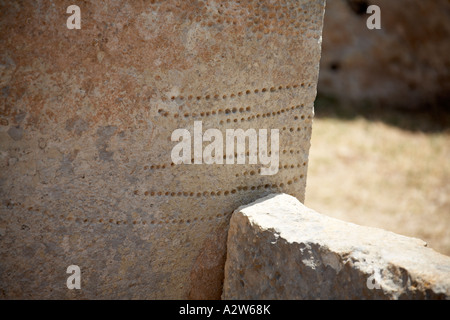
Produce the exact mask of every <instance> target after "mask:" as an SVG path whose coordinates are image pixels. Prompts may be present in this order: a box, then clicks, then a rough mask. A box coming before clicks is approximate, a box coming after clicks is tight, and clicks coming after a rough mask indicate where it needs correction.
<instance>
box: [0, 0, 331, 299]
mask: <svg viewBox="0 0 450 320" xmlns="http://www.w3.org/2000/svg"><path fill="white" fill-rule="evenodd" d="M69 4H74V5H75V4H77V5H78V6H79V7H80V12H81V24H80V26H81V29H68V28H67V24H66V22H67V19H68V18H69V17H70V14H68V13H66V10H67V7H68V6H69ZM323 13H324V0H295V1H294V0H283V1H271V0H263V1H260V0H258V1H250V0H241V1H234V0H231V1H213V0H211V1H209V0H208V1H200V0H183V1H172V0H164V1H155V0H152V1H122V0H119V1H109V0H107V1H83V2H81V1H79V2H78V3H68V2H67V1H62V0H55V1H29V2H19V1H5V2H2V3H1V4H0V46H1V48H2V49H1V54H0V89H1V93H2V96H1V108H0V188H1V189H0V191H1V203H0V205H1V206H0V298H7V299H13V298H30V299H31V298H50V299H56V298H58V299H72V298H83V299H96V298H110V299H131V298H140V299H160V298H166V299H185V298H197V299H215V298H220V295H221V292H222V281H223V267H224V261H225V260H224V259H225V253H226V250H225V248H226V235H227V229H228V223H229V219H230V216H231V213H232V212H233V210H234V209H235V208H237V207H238V206H239V205H242V204H244V203H249V202H251V201H253V200H256V199H258V198H260V197H261V196H264V195H267V194H269V193H271V192H289V193H291V194H294V195H295V196H296V197H298V198H299V199H303V197H304V193H305V179H306V172H307V165H308V152H309V147H310V135H311V125H312V117H313V101H314V99H315V96H316V87H317V86H316V83H317V78H318V71H319V59H320V49H321V32H322V20H323ZM196 121H198V122H201V123H202V127H203V132H205V131H206V130H207V129H217V130H219V131H220V132H221V133H222V134H223V136H225V130H226V129H242V130H247V129H251V128H252V129H255V130H257V131H258V130H263V129H267V130H272V129H278V130H279V150H274V152H273V154H272V155H275V153H277V156H279V164H278V163H277V166H278V168H277V169H278V172H277V173H276V174H274V175H262V174H260V173H261V172H260V171H261V169H263V168H265V167H266V165H263V164H262V162H260V161H258V162H257V164H249V157H250V156H251V154H249V150H248V149H249V148H246V149H244V151H238V150H237V149H236V151H235V152H234V154H235V156H236V157H244V158H246V162H245V164H236V163H235V164H205V163H204V162H205V161H206V160H207V159H202V160H204V161H203V162H202V164H186V163H182V164H178V163H174V162H173V161H172V157H171V152H172V150H173V148H174V147H175V146H176V144H177V143H178V142H174V141H172V139H171V137H172V133H173V132H174V131H175V130H176V129H187V130H188V131H189V132H190V133H191V134H192V133H193V129H194V122H196ZM193 144H195V142H193ZM208 145H209V143H207V142H205V143H201V144H200V147H204V148H206V147H207V146H208ZM247 147H248V144H247ZM193 149H194V147H193ZM269 151H270V149H269ZM264 156H267V153H266V154H265V155H264ZM191 157H192V160H193V161H195V160H197V159H194V155H193V154H192V155H188V160H191ZM200 158H201V154H200ZM236 162H237V161H236ZM70 265H77V266H79V267H80V270H81V289H79V290H78V289H73V290H69V289H68V288H67V286H66V280H67V278H68V277H69V276H70V274H67V273H66V270H67V267H68V266H70Z"/></svg>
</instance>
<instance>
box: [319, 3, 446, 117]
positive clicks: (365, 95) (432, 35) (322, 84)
mask: <svg viewBox="0 0 450 320" xmlns="http://www.w3.org/2000/svg"><path fill="white" fill-rule="evenodd" d="M369 5H377V6H378V7H379V8H380V10H381V30H376V29H375V30H369V29H368V28H367V26H366V23H367V19H368V18H369V17H370V14H367V13H366V11H367V8H368V6H369ZM449 21H450V2H449V1H448V0H434V1H422V0H402V1H391V0H370V1H368V0H330V1H327V7H326V14H325V20H324V29H323V51H322V60H321V66H320V78H319V91H320V92H321V93H324V94H327V95H330V96H334V97H337V98H340V99H350V100H354V101H359V102H367V101H369V102H372V103H374V104H380V105H382V106H386V105H387V106H394V107H402V108H419V107H426V106H430V105H431V106H433V107H435V108H438V109H440V110H446V108H448V107H447V106H448V101H449V92H450V73H449V68H450V56H449V55H448V52H450V42H449V41H448V40H447V39H449V37H450V23H449Z"/></svg>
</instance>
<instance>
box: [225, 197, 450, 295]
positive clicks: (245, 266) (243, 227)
mask: <svg viewBox="0 0 450 320" xmlns="http://www.w3.org/2000/svg"><path fill="white" fill-rule="evenodd" d="M227 250H228V252H227V260H226V264H225V280H224V289H223V298H224V299H449V298H450V257H447V256H444V255H442V254H439V253H437V252H435V251H433V250H432V249H430V248H427V247H426V243H424V242H423V241H422V240H419V239H415V238H409V237H405V236H401V235H397V234H395V233H392V232H388V231H384V230H381V229H376V228H369V227H363V226H358V225H355V224H352V223H347V222H343V221H340V220H337V219H334V218H330V217H327V216H324V215H322V214H319V213H317V212H314V211H313V210H311V209H308V208H307V207H305V206H304V205H303V204H302V203H300V202H299V201H298V200H297V199H296V198H294V197H292V196H289V195H286V194H273V195H269V196H267V197H265V198H262V199H260V200H258V201H255V202H254V203H251V204H249V205H247V206H242V207H240V208H239V209H237V210H236V211H235V212H234V213H233V216H232V218H231V221H230V229H229V233H228V249H227Z"/></svg>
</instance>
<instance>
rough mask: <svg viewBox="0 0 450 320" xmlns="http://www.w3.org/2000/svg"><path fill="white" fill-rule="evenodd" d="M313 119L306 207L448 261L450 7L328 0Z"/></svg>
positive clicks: (433, 0)
mask: <svg viewBox="0 0 450 320" xmlns="http://www.w3.org/2000/svg"><path fill="white" fill-rule="evenodd" d="M371 4H376V5H378V6H379V7H380V8H381V27H382V29H381V30H368V29H367V27H366V21H367V18H368V17H369V16H370V15H369V14H367V13H366V9H367V7H368V6H369V5H371ZM315 113H316V118H315V120H314V125H313V138H312V145H311V150H310V162H309V168H308V181H307V184H308V185H307V194H306V205H307V206H309V207H311V208H313V209H315V210H316V211H319V212H321V213H323V214H327V215H329V216H334V217H336V218H339V219H342V220H346V221H350V222H354V223H358V224H361V225H367V226H373V227H380V228H384V229H387V230H390V231H393V232H396V233H400V234H403V235H407V236H412V237H418V238H421V239H423V240H425V241H426V242H428V245H429V246H430V247H432V248H434V249H435V250H437V251H439V252H441V253H444V254H447V255H450V1H449V0H428V1H424V0H396V1H391V0H378V1H377V0H372V1H365V0H328V1H327V7H326V13H325V24H324V31H323V51H322V60H321V67H320V79H319V87H318V97H317V100H316V103H315Z"/></svg>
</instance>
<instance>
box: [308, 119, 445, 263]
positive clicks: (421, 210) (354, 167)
mask: <svg viewBox="0 0 450 320" xmlns="http://www.w3.org/2000/svg"><path fill="white" fill-rule="evenodd" d="M306 205H307V206H309V207H310V208H312V209H315V210H316V211H318V212H321V213H323V214H327V215H329V216H333V217H336V218H339V219H342V220H345V221H350V222H354V223H357V224H361V225H367V226H372V227H380V228H383V229H386V230H390V231H393V232H396V233H399V234H403V235H407V236H411V237H417V238H421V239H422V240H424V241H426V242H427V243H428V245H429V246H430V247H432V248H433V249H435V250H436V251H439V252H441V253H444V254H447V255H450V132H448V130H447V131H445V130H440V131H436V132H429V133H424V132H423V131H411V130H404V129H401V128H400V127H398V126H391V125H388V124H386V123H385V122H381V121H373V120H367V119H366V118H353V119H343V118H342V117H341V118H339V117H319V118H316V119H315V121H314V125H313V137H312V146H311V150H310V162H309V168H308V180H307V191H306Z"/></svg>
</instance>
